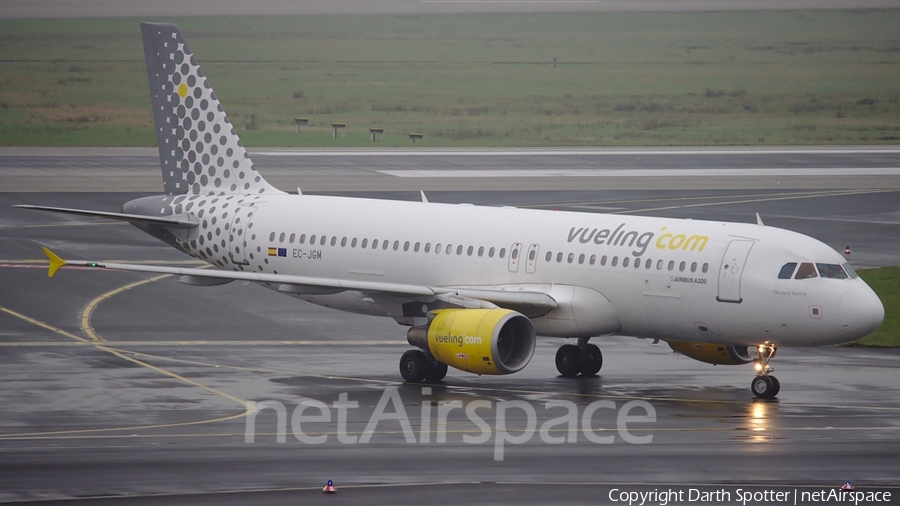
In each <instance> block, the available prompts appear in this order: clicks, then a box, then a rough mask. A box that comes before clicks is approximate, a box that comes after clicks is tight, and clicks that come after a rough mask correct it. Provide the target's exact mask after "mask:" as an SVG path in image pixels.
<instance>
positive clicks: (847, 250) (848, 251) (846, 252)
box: [844, 246, 853, 255]
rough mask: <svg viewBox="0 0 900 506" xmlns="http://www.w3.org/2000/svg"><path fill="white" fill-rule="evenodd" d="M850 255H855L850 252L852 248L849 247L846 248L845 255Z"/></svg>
mask: <svg viewBox="0 0 900 506" xmlns="http://www.w3.org/2000/svg"><path fill="white" fill-rule="evenodd" d="M850 253H853V252H852V251H850V246H847V247H846V248H844V254H845V255H849V254H850Z"/></svg>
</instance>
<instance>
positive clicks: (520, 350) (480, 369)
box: [406, 308, 537, 374]
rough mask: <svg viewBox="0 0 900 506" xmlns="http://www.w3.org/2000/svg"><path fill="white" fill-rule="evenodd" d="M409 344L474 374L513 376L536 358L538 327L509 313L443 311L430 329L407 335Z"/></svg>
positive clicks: (488, 310)
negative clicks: (536, 332)
mask: <svg viewBox="0 0 900 506" xmlns="http://www.w3.org/2000/svg"><path fill="white" fill-rule="evenodd" d="M406 339H407V341H409V344H411V345H413V346H415V347H417V348H421V349H423V350H428V351H430V352H431V354H432V355H433V356H434V358H435V359H436V360H437V361H438V362H442V363H444V364H447V365H449V366H451V367H455V368H457V369H460V370H462V371H466V372H470V373H474V374H512V373H514V372H518V371H521V370H522V369H523V368H524V367H525V366H526V365H528V362H529V361H530V360H531V356H532V355H534V346H535V344H536V341H537V339H536V338H535V332H534V326H532V324H531V320H529V319H528V318H526V317H525V316H524V315H522V314H520V313H517V312H515V311H511V310H509V309H500V308H494V309H441V310H437V311H435V317H434V319H432V320H431V322H430V323H429V324H428V325H422V326H419V327H413V328H411V329H409V331H407V334H406Z"/></svg>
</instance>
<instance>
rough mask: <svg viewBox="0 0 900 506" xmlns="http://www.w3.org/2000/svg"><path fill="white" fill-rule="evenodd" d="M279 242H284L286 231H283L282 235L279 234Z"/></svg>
mask: <svg viewBox="0 0 900 506" xmlns="http://www.w3.org/2000/svg"><path fill="white" fill-rule="evenodd" d="M278 242H284V232H282V233H281V235H280V236H278Z"/></svg>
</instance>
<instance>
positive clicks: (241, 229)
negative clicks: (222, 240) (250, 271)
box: [228, 206, 256, 265]
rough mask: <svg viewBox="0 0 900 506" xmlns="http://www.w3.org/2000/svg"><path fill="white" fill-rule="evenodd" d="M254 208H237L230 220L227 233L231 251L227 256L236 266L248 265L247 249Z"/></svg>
mask: <svg viewBox="0 0 900 506" xmlns="http://www.w3.org/2000/svg"><path fill="white" fill-rule="evenodd" d="M255 211H256V208H255V207H253V206H238V207H237V208H236V209H235V210H234V216H233V217H232V218H231V230H229V231H228V240H229V242H230V243H231V249H230V251H229V252H228V255H229V256H230V257H231V261H232V262H234V263H236V264H241V265H248V264H249V263H250V262H248V261H247V248H248V247H249V244H248V243H249V238H248V237H247V236H248V235H249V234H250V233H249V232H248V231H247V229H248V228H250V219H251V218H252V217H253V213H254V212H255Z"/></svg>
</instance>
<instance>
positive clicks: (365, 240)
mask: <svg viewBox="0 0 900 506" xmlns="http://www.w3.org/2000/svg"><path fill="white" fill-rule="evenodd" d="M368 245H369V240H368V239H363V240H362V244H361V245H360V248H365V247H366V246H368Z"/></svg>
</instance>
